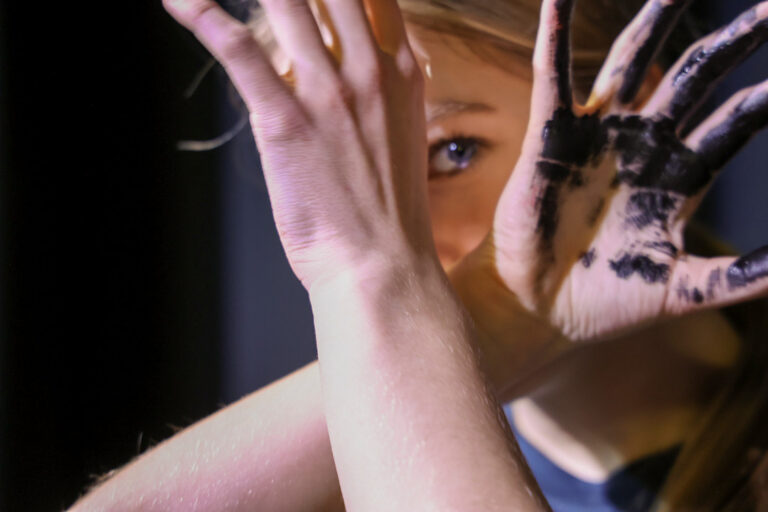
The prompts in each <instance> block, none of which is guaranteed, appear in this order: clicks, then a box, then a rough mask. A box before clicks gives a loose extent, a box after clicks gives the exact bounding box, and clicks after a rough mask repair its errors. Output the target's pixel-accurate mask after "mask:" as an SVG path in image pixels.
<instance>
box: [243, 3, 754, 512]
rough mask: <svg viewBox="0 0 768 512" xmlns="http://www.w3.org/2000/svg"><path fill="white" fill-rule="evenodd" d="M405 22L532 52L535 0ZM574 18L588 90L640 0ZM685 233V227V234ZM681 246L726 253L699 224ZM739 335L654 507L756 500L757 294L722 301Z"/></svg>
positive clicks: (686, 39) (716, 506) (435, 9)
mask: <svg viewBox="0 0 768 512" xmlns="http://www.w3.org/2000/svg"><path fill="white" fill-rule="evenodd" d="M398 2H399V4H400V6H401V8H402V11H403V15H404V17H405V19H406V21H407V22H409V23H413V24H417V25H420V26H423V27H425V28H428V29H431V30H434V31H437V32H443V33H448V34H452V35H457V36H460V37H461V38H462V39H463V41H464V42H465V43H466V44H467V46H469V47H470V48H471V49H473V50H474V51H476V52H477V53H478V54H479V55H480V56H482V57H485V58H487V59H488V60H493V58H494V57H493V56H494V54H498V52H488V51H487V50H488V48H489V47H492V48H495V49H497V50H502V51H503V52H506V53H511V54H515V55H518V56H522V57H524V58H526V59H530V57H531V56H532V54H533V48H534V42H535V39H536V30H537V27H538V19H539V9H540V7H541V0H398ZM577 3H578V7H577V9H576V12H575V14H574V20H573V25H572V40H573V52H572V54H573V61H574V65H573V76H574V85H575V88H576V90H577V93H581V94H580V95H581V96H584V95H586V94H588V92H589V89H590V88H591V85H592V81H593V79H594V77H595V76H596V75H597V73H598V72H599V69H600V66H601V64H602V62H603V60H604V59H605V57H606V55H607V53H608V51H609V50H610V47H611V45H612V44H613V41H614V40H615V38H616V37H617V36H618V34H619V33H620V32H621V30H622V29H623V28H624V26H625V25H626V24H627V23H628V22H629V21H630V20H631V18H632V16H633V15H634V14H635V13H636V12H637V11H638V10H639V8H640V7H641V6H642V5H643V4H644V3H645V0H579V2H577ZM250 26H251V27H252V29H253V31H254V34H255V35H256V37H257V38H258V39H259V40H260V41H261V43H262V44H263V45H264V47H265V49H266V51H267V52H268V54H269V55H270V56H272V58H273V62H275V64H276V66H277V67H278V69H280V68H281V67H282V70H285V69H287V63H286V62H285V60H284V58H283V57H281V56H280V55H279V49H278V48H277V45H276V43H275V41H274V38H273V37H272V35H271V33H270V31H269V27H268V24H267V23H266V21H265V19H264V18H263V16H262V15H261V13H260V12H259V10H258V9H256V10H255V11H254V13H253V15H252V17H251V20H250ZM702 33H703V30H702V29H701V27H700V26H699V25H697V24H696V23H695V22H693V21H692V20H691V19H690V18H689V19H684V21H683V22H682V26H681V27H679V28H678V30H676V31H675V36H673V38H672V41H671V42H670V43H669V44H667V45H666V50H665V51H666V54H662V55H661V57H660V59H659V61H660V63H661V64H662V65H663V66H666V65H669V64H670V63H671V62H672V61H673V59H675V58H676V57H677V56H678V55H679V53H681V51H682V50H683V49H684V48H685V47H686V46H687V45H688V44H690V43H691V42H693V40H694V39H695V38H696V37H698V36H700V35H702ZM689 235H690V233H689ZM686 248H687V249H688V250H689V251H690V252H692V253H695V254H700V255H715V254H723V251H722V247H721V246H719V244H717V243H716V242H714V241H712V239H711V237H708V236H707V235H706V234H704V233H701V232H700V231H697V232H695V233H693V235H692V236H689V240H688V242H687V243H686ZM726 316H728V317H729V318H730V319H731V320H732V322H733V323H734V325H736V327H737V328H738V329H739V331H740V332H741V334H742V336H743V338H744V340H745V341H744V349H743V351H742V357H741V360H740V363H739V365H738V366H737V368H736V369H735V370H734V371H733V372H732V373H731V375H730V377H729V382H728V383H727V385H726V386H724V387H723V389H722V390H721V391H720V392H719V394H718V395H717V396H716V397H715V398H714V399H713V401H712V403H711V405H710V407H709V410H708V411H707V412H706V414H705V415H704V417H703V418H702V420H701V422H700V424H699V426H698V428H697V430H696V431H695V432H693V433H692V435H691V436H690V437H689V439H687V440H686V442H685V444H684V445H683V447H682V449H681V452H680V454H679V456H678V457H677V460H676V462H675V464H674V465H673V467H672V469H671V470H670V472H669V475H668V477H667V479H666V483H665V484H664V487H663V488H662V491H661V493H660V494H659V496H658V498H657V501H656V505H655V507H654V510H656V511H657V512H668V511H675V512H678V511H696V512H707V511H712V512H715V511H717V512H722V511H728V512H744V511H745V510H749V509H750V508H754V506H755V504H754V497H753V494H754V493H752V492H751V489H750V487H749V484H750V477H751V475H752V473H753V472H754V471H755V469H756V467H757V465H758V464H759V462H760V460H761V459H762V457H763V455H764V453H765V449H766V446H767V445H768V403H766V402H767V401H768V368H767V366H768V340H766V339H765V337H766V333H768V307H766V301H756V302H752V303H748V304H745V305H742V306H736V307H733V308H730V309H728V310H726Z"/></svg>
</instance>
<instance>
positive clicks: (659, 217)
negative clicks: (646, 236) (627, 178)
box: [626, 190, 677, 231]
mask: <svg viewBox="0 0 768 512" xmlns="http://www.w3.org/2000/svg"><path fill="white" fill-rule="evenodd" d="M676 207H677V200H675V199H674V198H673V197H671V196H670V195H669V194H668V193H666V192H659V191H651V190H643V191H641V192H635V193H634V194H632V195H631V196H630V197H629V201H628V202H627V207H626V214H627V222H629V223H630V224H632V225H633V226H635V227H636V228H638V229H643V228H644V227H646V226H649V225H651V224H653V223H654V222H658V223H659V225H660V226H661V228H662V229H663V230H664V231H667V224H668V222H669V215H670V213H672V212H673V211H674V210H675V208H676Z"/></svg>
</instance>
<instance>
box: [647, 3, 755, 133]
mask: <svg viewBox="0 0 768 512" xmlns="http://www.w3.org/2000/svg"><path fill="white" fill-rule="evenodd" d="M767 39H768V2H762V3H760V4H758V5H757V6H755V7H753V8H752V9H750V10H748V11H747V12H745V13H744V14H742V15H741V16H739V17H738V18H737V19H736V20H734V21H733V22H732V23H731V24H730V25H727V26H726V27H724V28H722V29H720V30H718V31H717V32H715V33H713V34H711V35H709V36H707V37H705V38H704V39H702V40H700V41H699V42H697V43H696V44H694V45H693V46H692V47H691V48H690V49H689V50H688V51H687V52H686V53H685V54H684V55H683V56H682V57H681V58H680V60H678V62H677V64H675V65H674V66H673V67H672V69H671V70H670V71H669V72H668V73H667V74H666V76H665V77H664V80H662V83H661V84H660V85H659V87H658V89H657V90H656V92H655V93H654V95H653V96H652V97H651V99H650V100H649V101H648V103H646V105H645V106H644V107H643V111H642V114H643V115H646V116H649V117H650V116H653V115H656V114H662V115H664V116H666V117H669V118H670V119H672V120H673V121H674V122H675V123H676V125H677V126H681V125H683V124H684V123H685V121H686V120H687V119H688V118H690V117H691V115H692V114H694V113H695V111H696V109H697V108H698V107H699V106H700V105H701V104H702V103H703V102H704V101H705V100H706V99H707V97H709V95H710V94H711V92H712V91H713V89H714V88H715V86H716V85H717V84H718V83H719V82H720V81H721V80H722V79H723V78H725V77H726V76H727V74H728V73H729V72H730V71H731V70H732V69H734V68H735V67H736V66H737V65H739V64H740V63H741V62H743V61H744V60H745V59H746V58H747V57H748V56H749V55H751V54H752V53H753V52H754V51H755V50H757V48H759V47H760V45H761V44H763V43H764V42H765V41H766V40H767Z"/></svg>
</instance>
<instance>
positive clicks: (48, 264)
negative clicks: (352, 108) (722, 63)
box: [0, 1, 768, 511]
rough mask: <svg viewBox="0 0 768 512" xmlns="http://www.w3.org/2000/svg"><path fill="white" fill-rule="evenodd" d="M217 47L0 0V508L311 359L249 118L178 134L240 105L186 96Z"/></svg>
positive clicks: (767, 214)
mask: <svg viewBox="0 0 768 512" xmlns="http://www.w3.org/2000/svg"><path fill="white" fill-rule="evenodd" d="M751 3H754V2H747V1H743V2H727V5H726V2H725V1H721V2H716V1H713V2H710V4H711V6H713V7H712V13H713V14H712V16H713V18H722V19H725V18H727V17H729V16H731V15H732V14H733V13H735V12H737V11H738V10H740V9H741V8H743V7H744V6H746V5H748V4H751ZM206 59H207V55H206V53H205V52H204V51H203V50H202V48H201V47H200V46H199V45H198V44H197V43H196V42H195V41H194V38H193V37H192V36H191V35H189V34H188V33H187V32H186V31H185V30H184V29H182V28H181V27H179V26H177V25H176V23H175V22H174V21H173V20H172V19H171V18H170V17H169V16H168V15H167V14H166V13H165V12H164V11H163V9H162V7H161V5H160V2H159V1H150V2H99V3H95V2H94V3H89V2H78V3H72V2H51V3H41V2H10V1H3V2H2V3H0V229H1V230H2V232H1V233H0V262H2V265H0V290H1V291H2V295H1V296H0V335H1V337H0V390H1V393H0V418H1V419H2V421H0V510H3V511H6V510H8V511H16V510H24V511H50V510H58V509H63V508H65V507H66V506H68V505H70V504H71V503H72V502H73V501H74V500H75V498H76V497H77V496H78V494H79V493H80V492H82V490H83V489H84V488H85V487H86V486H87V485H88V483H89V482H91V481H92V475H97V474H102V473H104V472H106V471H108V470H110V469H113V468H115V467H117V466H119V465H121V464H123V463H125V462H127V461H128V460H129V459H130V458H131V457H132V456H134V455H136V454H138V453H139V452H140V451H142V450H145V449H146V448H147V447H148V446H151V445H152V444H154V443H155V442H157V441H159V440H161V439H163V438H165V437H167V436H168V435H170V434H171V433H172V432H173V430H174V426H185V425H188V424H189V423H191V422H192V421H194V420H196V419H198V418H200V417H202V416H205V415H207V414H209V413H211V412H212V411H214V410H216V408H217V407H218V406H219V405H220V404H221V403H224V402H229V401H231V400H232V399H234V398H236V397H238V396H241V395H242V394H244V393H246V392H248V391H249V390H252V389H255V388H257V387H259V386H261V385H263V384H264V383H266V382H268V381H270V380H272V379H274V378H276V377H278V376H280V375H282V374H284V373H286V372H287V371H289V370H291V369H293V368H296V367H297V366H298V365H299V364H301V363H303V362H306V361H307V360H309V359H311V357H312V351H313V348H312V326H311V318H310V316H309V314H308V310H307V307H306V304H307V303H306V296H305V294H304V293H303V290H302V289H301V288H300V286H299V285H298V283H297V282H296V281H295V279H294V278H293V277H292V276H291V274H290V271H289V269H288V267H287V265H286V263H285V261H284V260H283V256H282V251H281V249H280V246H279V244H278V243H277V239H276V236H275V233H274V227H273V226H272V224H271V218H270V215H269V205H268V201H267V198H266V193H265V190H264V187H263V181H262V178H261V176H260V174H259V172H258V167H257V165H256V163H255V151H254V148H253V143H252V140H251V139H250V135H249V133H248V131H247V130H245V131H244V132H243V133H242V134H241V135H240V136H238V137H237V139H236V140H235V141H234V142H233V143H232V144H230V145H228V146H226V147H224V148H222V149H218V150H213V151H210V152H206V153H194V154H192V153H184V152H179V151H177V150H176V146H175V145H176V142H177V141H178V140H180V139H190V138H191V139H204V138H210V137H214V136H216V135H218V134H220V133H221V132H222V131H224V130H226V129H227V128H229V127H230V126H231V125H232V123H233V122H234V121H235V120H236V117H237V113H236V111H235V110H233V109H232V107H231V104H230V101H229V99H228V94H227V87H226V85H225V80H224V77H223V74H222V73H221V71H220V69H216V70H214V71H213V72H212V73H211V74H210V75H209V76H208V77H207V78H206V79H205V80H204V81H203V82H202V85H201V87H200V88H199V89H198V90H197V91H196V92H195V94H194V95H193V96H192V97H191V98H190V99H185V97H184V91H185V89H186V88H187V86H188V85H189V84H190V83H191V82H192V80H193V78H194V76H195V75H196V74H197V73H198V72H199V71H200V70H201V69H202V68H203V67H204V66H205V63H206ZM766 63H768V57H766V54H765V52H763V53H762V54H761V56H759V57H757V58H756V59H753V60H752V61H750V65H749V66H747V67H745V68H743V69H742V71H741V76H740V77H739V78H734V79H733V80H731V81H730V82H729V84H726V86H725V87H724V88H723V91H722V93H721V95H722V94H726V93H727V92H728V91H732V90H736V89H737V88H739V87H742V86H744V85H746V84H747V83H754V82H756V81H757V80H759V79H764V78H768V76H766V75H765V71H764V70H765V69H768V66H766ZM766 161H768V140H767V139H766V137H765V134H763V135H762V136H761V137H760V138H759V139H758V140H757V141H756V142H754V143H753V144H752V145H751V146H750V150H749V151H748V152H745V153H743V154H742V155H741V156H740V157H739V159H738V160H737V161H736V162H735V165H734V167H733V169H732V170H729V171H728V174H729V177H728V178H727V179H726V180H724V181H723V183H721V184H720V185H719V187H718V189H717V190H716V191H715V192H714V195H713V198H712V199H711V200H710V201H708V203H707V207H706V211H707V212H708V215H709V220H710V221H711V223H712V224H713V225H714V226H715V228H716V229H717V230H718V232H720V233H721V234H722V236H724V237H725V238H727V239H728V240H730V241H731V242H733V243H734V244H735V245H736V246H737V247H739V248H740V249H742V250H749V249H754V248H756V247H757V246H758V245H761V244H763V243H765V242H766V241H768V233H766V229H765V226H767V225H768V204H766V203H768V202H766V201H765V199H764V198H765V195H766V191H768V173H766V172H765V171H766ZM745 182H747V183H748V184H749V186H745Z"/></svg>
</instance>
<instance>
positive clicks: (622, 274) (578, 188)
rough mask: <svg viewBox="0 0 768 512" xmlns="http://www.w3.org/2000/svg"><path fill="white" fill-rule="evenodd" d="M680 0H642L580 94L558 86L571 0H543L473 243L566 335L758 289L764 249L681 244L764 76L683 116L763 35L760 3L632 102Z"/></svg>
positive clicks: (756, 106)
mask: <svg viewBox="0 0 768 512" xmlns="http://www.w3.org/2000/svg"><path fill="white" fill-rule="evenodd" d="M688 4H689V1H688V0H666V1H665V0H649V1H648V3H647V4H646V5H645V7H644V8H643V10H642V11H641V12H640V13H639V15H638V16H637V18H636V19H635V20H634V21H633V22H632V23H631V24H630V25H629V27H628V28H627V29H626V30H625V31H624V33H623V34H622V35H621V36H620V37H619V39H618V40H617V42H616V43H615V45H614V47H613V49H612V50H611V53H610V55H609V57H608V59H607V61H606V63H605V65H604V68H603V70H602V71H601V73H600V75H599V77H598V79H597V81H596V83H595V88H594V91H593V93H592V95H591V97H590V100H589V101H588V103H587V104H586V105H583V106H582V105H577V104H575V103H574V100H573V91H572V87H571V70H570V66H571V62H570V41H569V25H570V19H571V12H572V10H573V7H574V0H544V2H543V6H542V17H541V24H540V29H539V35H538V40H537V44H536V51H535V55H534V92H533V99H532V109H531V118H530V123H529V128H528V132H527V135H526V139H525V142H524V146H523V151H522V156H521V158H520V160H519V161H518V164H517V166H516V167H515V170H514V172H513V173H512V176H511V178H510V181H509V183H508V184H507V186H506V188H505V190H504V193H503V195H502V197H501V200H500V202H499V206H498V209H497V212H496V216H495V220H494V226H493V229H492V233H491V236H489V237H488V239H487V240H486V241H485V242H484V243H483V244H482V245H481V247H480V248H479V249H478V251H477V253H476V255H477V254H479V255H482V256H484V258H480V259H482V260H485V261H489V262H491V263H492V265H494V266H495V271H496V272H497V276H496V277H497V279H498V280H499V281H500V282H501V283H502V284H503V286H504V287H505V288H506V289H507V290H508V291H509V293H510V294H511V295H512V296H514V299H515V301H516V303H518V304H519V305H520V306H521V307H522V308H523V309H524V310H526V311H528V312H529V313H530V314H532V315H533V316H534V317H537V318H540V319H541V320H543V321H544V322H546V323H548V324H550V325H553V326H554V327H555V328H556V329H557V330H559V331H560V332H561V333H562V334H564V335H565V336H566V337H568V338H570V339H572V340H589V339H595V338H599V337H602V336H606V335H609V334H615V333H616V332H619V331H622V330H624V329H628V328H631V327H634V326H637V325H639V324H642V323H644V322H648V321H651V320H654V319H658V318H660V317H664V316H669V315H680V314H684V313H688V312H691V311H695V310H699V309H702V308H715V307H720V306H725V305H728V304H731V303H734V302H738V301H742V300H747V299H750V298H753V297H757V296H760V295H763V294H766V293H768V248H764V249H760V250H758V251H756V252H754V253H753V254H750V255H747V256H745V257H742V258H738V259H737V258H714V259H703V258H699V257H696V256H693V255H689V254H687V253H686V252H685V247H684V246H683V230H684V228H685V226H686V223H687V222H688V220H689V219H690V217H691V215H692V214H693V212H694V210H695V209H696V207H697V206H698V204H699V202H700V200H701V198H702V196H703V194H704V192H705V191H706V189H707V187H708V186H709V184H710V183H711V181H712V179H713V178H714V176H715V174H716V173H717V171H718V170H720V169H721V168H722V167H723V166H724V164H725V163H726V162H727V161H728V160H729V159H730V158H731V157H732V156H733V155H734V153H736V152H737V151H738V150H739V149H740V148H741V147H742V146H743V145H744V144H745V143H746V142H747V140H748V139H749V138H750V137H751V135H753V134H754V133H755V131H757V130H759V129H760V128H762V127H763V126H764V125H765V124H766V122H768V82H766V83H763V84H760V85H758V86H755V87H751V88H749V89H746V90H744V91H742V92H740V93H738V94H737V95H735V96H734V97H733V98H732V99H731V100H730V101H728V102H727V103H726V104H725V105H723V106H722V107H721V108H720V109H718V110H717V111H716V112H715V113H714V114H712V115H711V116H710V117H709V118H707V119H706V120H705V121H703V122H702V123H701V124H699V125H698V126H691V119H695V115H696V113H697V112H698V109H699V108H700V107H701V105H702V103H703V102H704V101H705V100H706V98H707V97H708V96H709V94H710V93H711V92H712V90H713V88H714V87H715V85H716V84H717V83H718V82H719V81H720V80H721V79H722V78H723V77H725V76H726V75H727V73H728V72H729V71H730V70H731V69H733V68H734V67H735V66H736V65H737V64H739V63H740V62H742V61H743V60H744V59H745V58H746V57H747V56H748V55H749V54H750V53H751V52H753V51H754V50H755V49H756V48H757V47H758V46H759V45H760V44H761V43H763V42H764V41H765V40H766V39H768V2H766V3H761V4H759V5H758V6H756V7H754V8H753V9H750V10H749V11H748V12H746V13H744V14H743V15H742V16H741V17H739V18H738V19H736V20H735V21H733V22H732V23H731V24H730V25H728V26H726V27H725V28H723V29H721V30H718V31H717V32H715V33H713V34H711V35H710V36H708V37H706V38H704V39H702V40H700V41H698V42H697V43H696V44H694V45H693V46H692V47H691V48H690V49H689V50H688V51H687V52H686V53H685V55H683V56H682V58H681V59H680V60H679V61H678V63H677V64H675V65H674V66H673V67H672V68H671V69H670V70H669V72H668V73H667V74H666V76H665V77H664V79H663V80H662V81H661V83H660V84H659V85H658V87H657V88H656V90H655V91H654V92H653V93H652V94H651V95H650V97H649V98H647V100H646V101H643V100H645V99H644V98H638V91H639V90H640V86H641V84H642V83H643V81H644V80H645V77H646V74H647V72H648V69H649V67H650V65H651V64H652V62H653V59H654V57H655V55H656V54H657V52H658V50H659V49H660V48H661V46H662V45H663V44H664V42H665V39H666V37H667V35H668V34H669V33H670V31H671V30H672V28H673V27H674V25H675V22H676V20H677V19H678V17H679V15H680V14H681V13H682V12H683V10H684V9H685V8H686V6H687V5H688ZM476 255H475V256H476Z"/></svg>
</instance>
